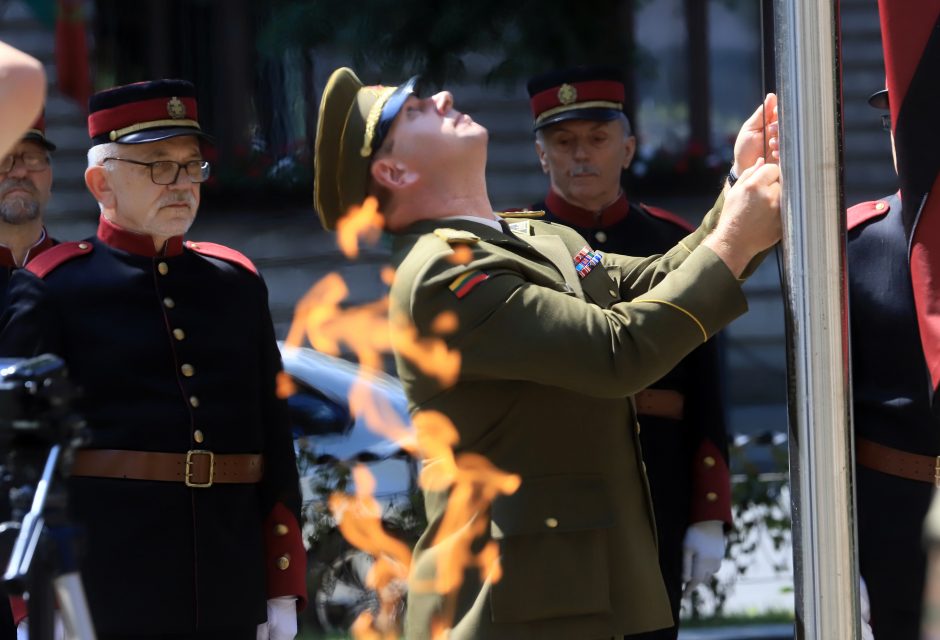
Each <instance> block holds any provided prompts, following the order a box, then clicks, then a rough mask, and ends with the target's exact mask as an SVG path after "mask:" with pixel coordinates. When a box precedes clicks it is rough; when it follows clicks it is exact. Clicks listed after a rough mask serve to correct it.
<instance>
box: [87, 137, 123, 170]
mask: <svg viewBox="0 0 940 640" xmlns="http://www.w3.org/2000/svg"><path fill="white" fill-rule="evenodd" d="M119 155H121V145H119V144H118V143H116V142H105V143H104V144H96V145H95V146H93V147H92V148H91V149H89V150H88V166H89V167H97V166H99V165H100V166H104V159H105V158H115V157H117V156H119Z"/></svg>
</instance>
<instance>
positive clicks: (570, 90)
mask: <svg viewBox="0 0 940 640" xmlns="http://www.w3.org/2000/svg"><path fill="white" fill-rule="evenodd" d="M577 99H578V90H577V89H575V88H574V87H572V86H571V85H570V84H568V83H567V82H566V83H565V84H563V85H561V86H560V87H558V101H559V102H560V103H562V104H571V103H572V102H574V101H575V100H577Z"/></svg>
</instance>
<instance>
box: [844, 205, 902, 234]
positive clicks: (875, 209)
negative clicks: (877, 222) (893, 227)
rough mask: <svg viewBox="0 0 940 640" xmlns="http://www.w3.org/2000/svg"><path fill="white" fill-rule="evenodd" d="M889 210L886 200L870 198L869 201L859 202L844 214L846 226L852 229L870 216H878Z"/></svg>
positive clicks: (889, 206)
mask: <svg viewBox="0 0 940 640" xmlns="http://www.w3.org/2000/svg"><path fill="white" fill-rule="evenodd" d="M889 211H891V205H890V204H888V201H887V200H872V201H871V202H860V203H858V204H857V205H855V206H854V207H851V208H849V210H848V211H847V212H846V214H845V222H846V227H847V228H848V229H854V228H855V227H857V226H858V225H860V224H862V223H863V222H867V221H868V220H871V219H872V218H878V217H880V216H883V215H885V214H886V213H888V212H889Z"/></svg>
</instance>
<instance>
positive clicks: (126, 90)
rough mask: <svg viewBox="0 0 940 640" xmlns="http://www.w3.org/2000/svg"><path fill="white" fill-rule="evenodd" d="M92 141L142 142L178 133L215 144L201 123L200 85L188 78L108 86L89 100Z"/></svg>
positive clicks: (99, 142) (101, 142)
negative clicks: (187, 79) (197, 99)
mask: <svg viewBox="0 0 940 640" xmlns="http://www.w3.org/2000/svg"><path fill="white" fill-rule="evenodd" d="M88 135H89V137H90V138H91V142H92V144H93V145H94V144H104V143H106V142H119V143H121V144H141V143H144V142H156V141H158V140H166V139H167V138H173V137H176V136H197V137H199V138H201V139H203V140H205V141H206V142H209V143H212V138H211V137H210V136H209V135H207V134H205V133H203V131H202V127H200V126H199V109H198V105H197V104H196V88H195V87H194V86H193V84H192V83H191V82H188V81H186V80H152V81H147V82H135V83H134V84H128V85H124V86H121V87H114V88H113V89H106V90H104V91H100V92H98V93H96V94H95V95H93V96H92V97H91V98H89V100H88Z"/></svg>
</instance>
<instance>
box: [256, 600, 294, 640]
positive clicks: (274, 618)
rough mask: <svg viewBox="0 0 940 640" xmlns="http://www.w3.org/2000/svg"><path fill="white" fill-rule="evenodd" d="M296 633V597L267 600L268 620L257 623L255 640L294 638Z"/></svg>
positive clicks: (287, 639)
mask: <svg viewBox="0 0 940 640" xmlns="http://www.w3.org/2000/svg"><path fill="white" fill-rule="evenodd" d="M296 635H297V598H295V597H294V596H280V597H278V598H271V599H270V600H268V621H267V622H263V623H261V624H259V625H258V635H257V640H294V637H295V636H296Z"/></svg>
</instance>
